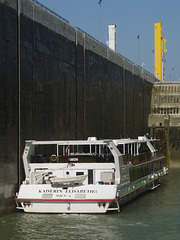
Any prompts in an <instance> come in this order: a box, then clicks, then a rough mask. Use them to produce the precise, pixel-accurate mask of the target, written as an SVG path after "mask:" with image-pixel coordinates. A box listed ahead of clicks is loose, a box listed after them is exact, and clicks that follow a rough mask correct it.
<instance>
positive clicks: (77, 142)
mask: <svg viewBox="0 0 180 240" xmlns="http://www.w3.org/2000/svg"><path fill="white" fill-rule="evenodd" d="M109 141H113V142H114V143H115V144H116V145H117V144H128V143H129V144H131V143H142V142H146V140H145V139H141V138H140V139H130V138H126V139H102V140H95V139H94V138H92V139H89V140H63V141H62V140H60V141H56V140H55V141H36V140H27V141H26V142H31V143H32V144H33V145H104V144H106V143H107V142H109ZM149 141H154V139H149Z"/></svg>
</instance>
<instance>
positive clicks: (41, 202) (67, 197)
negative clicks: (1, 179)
mask: <svg viewBox="0 0 180 240" xmlns="http://www.w3.org/2000/svg"><path fill="white" fill-rule="evenodd" d="M116 193H117V186H116V185H109V186H108V185H104V186H101V188H99V186H98V185H89V186H77V187H67V189H66V188H64V189H63V188H62V187H57V188H56V187H52V186H51V185H46V186H44V185H41V184H39V185H21V188H20V191H19V195H18V197H17V198H16V199H15V200H16V202H17V203H18V208H19V209H23V210H24V211H25V212H29V213H105V212H107V210H108V208H109V206H110V205H111V204H112V203H114V202H117V201H118V198H117V196H116ZM32 196H33V198H32Z"/></svg>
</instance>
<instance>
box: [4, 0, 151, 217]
mask: <svg viewBox="0 0 180 240" xmlns="http://www.w3.org/2000/svg"><path fill="white" fill-rule="evenodd" d="M18 3H19V4H20V5H19V10H20V11H19V16H18ZM0 18H1V19H0V20H1V21H0V45H1V48H0V84H1V88H0V91H1V95H0V98H1V102H0V109H1V118H0V170H1V172H2V174H1V175H0V214H2V213H4V212H5V211H6V212H7V209H8V206H9V208H14V205H13V197H14V194H15V191H16V190H17V185H18V175H19V178H20V181H19V182H21V178H22V177H21V176H22V173H23V169H22V162H21V161H20V160H19V159H20V157H21V155H22V151H23V148H24V141H25V140H26V139H36V140H56V139H59V140H61V139H86V138H87V137H88V136H96V137H98V138H119V137H137V136H138V135H142V134H145V133H146V132H147V123H148V114H149V113H150V101H151V90H152V83H153V82H154V80H155V79H154V77H153V76H152V75H151V74H150V73H148V72H146V71H144V70H143V69H141V68H139V67H137V66H135V65H134V64H133V63H131V62H130V61H128V60H127V59H125V58H124V57H122V56H120V55H118V54H115V53H114V52H113V51H111V50H110V49H108V48H107V47H106V46H104V45H102V44H100V43H99V42H98V41H96V40H94V39H93V38H92V37H90V36H88V35H87V34H85V33H84V32H82V31H80V30H78V29H76V28H74V27H72V26H71V25H69V24H68V23H67V22H66V21H64V20H62V19H61V18H59V17H57V16H55V15H54V14H52V13H51V12H49V11H47V10H45V9H44V8H42V7H41V6H40V5H38V4H37V3H36V2H33V1H31V0H21V1H20V0H19V1H17V0H0ZM7 200H8V201H7Z"/></svg>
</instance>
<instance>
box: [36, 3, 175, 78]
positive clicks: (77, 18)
mask: <svg viewBox="0 0 180 240" xmlns="http://www.w3.org/2000/svg"><path fill="white" fill-rule="evenodd" d="M38 1H39V2H40V3H42V4H43V5H45V6H46V7H48V8H49V9H51V10H53V9H54V10H55V12H56V13H58V14H59V15H60V16H62V17H63V18H65V19H66V20H68V22H69V23H70V24H71V25H72V26H74V27H78V28H80V29H82V30H83V31H85V32H87V33H88V34H90V35H91V36H92V37H93V38H95V39H97V40H98V41H99V40H100V39H101V41H102V43H104V44H106V41H107V40H108V25H109V24H115V25H116V37H117V52H118V53H119V54H121V55H123V56H124V57H125V58H127V59H129V60H130V61H132V62H134V63H135V64H138V59H139V65H140V66H141V65H143V68H144V69H146V70H147V71H149V72H150V73H152V74H154V54H153V49H154V23H155V22H162V31H163V36H164V38H165V39H166V40H167V43H166V49H167V53H165V81H180V0H102V1H101V11H100V4H99V3H98V2H99V0H38ZM100 12H101V14H100ZM100 16H101V17H100ZM100 23H101V24H100ZM100 26H101V31H100ZM100 32H101V36H100ZM138 35H139V36H140V37H139V40H138V38H137V36H138ZM138 41H139V51H138ZM138 56H139V57H138Z"/></svg>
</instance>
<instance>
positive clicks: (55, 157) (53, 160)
mask: <svg viewBox="0 0 180 240" xmlns="http://www.w3.org/2000/svg"><path fill="white" fill-rule="evenodd" d="M57 160H58V157H57V156H56V155H55V154H52V155H51V162H57Z"/></svg>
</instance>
